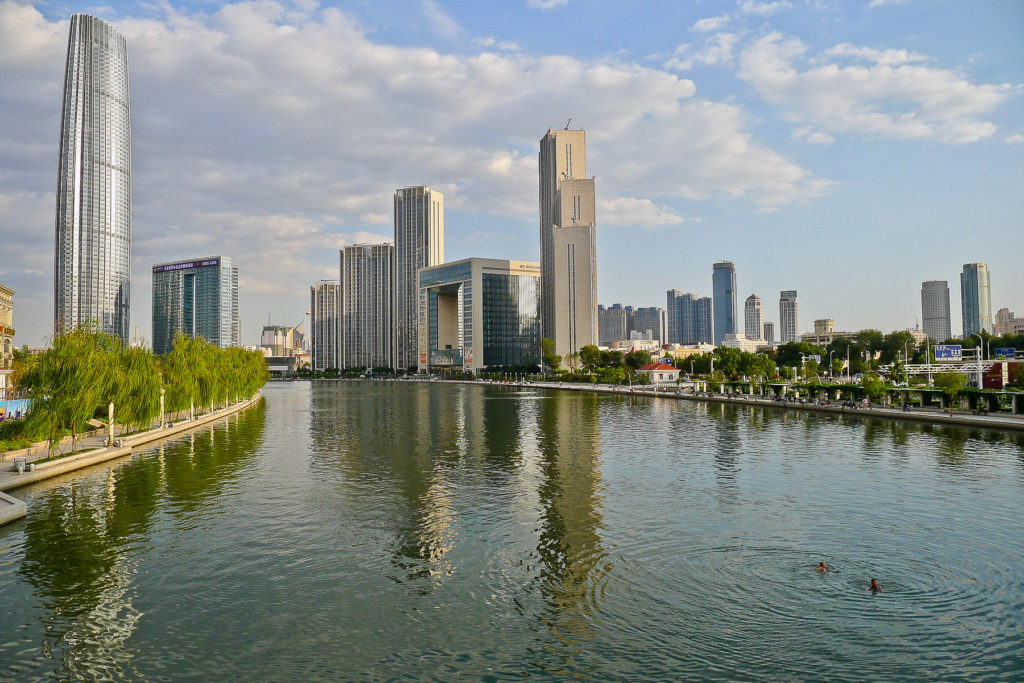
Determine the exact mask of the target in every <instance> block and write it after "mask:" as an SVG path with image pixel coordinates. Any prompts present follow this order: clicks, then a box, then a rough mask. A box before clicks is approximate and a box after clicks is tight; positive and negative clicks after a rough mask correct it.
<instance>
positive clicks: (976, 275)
mask: <svg viewBox="0 0 1024 683" xmlns="http://www.w3.org/2000/svg"><path fill="white" fill-rule="evenodd" d="M960 306H961V308H962V311H963V319H964V338H965V339H966V338H967V337H970V336H971V335H973V334H975V333H976V332H989V333H991V332H992V298H991V296H990V288H989V272H988V266H987V265H985V264H984V263H965V264H964V272H962V273H960Z"/></svg>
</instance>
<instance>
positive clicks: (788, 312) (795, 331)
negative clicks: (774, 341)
mask: <svg viewBox="0 0 1024 683" xmlns="http://www.w3.org/2000/svg"><path fill="white" fill-rule="evenodd" d="M779 341H781V342H782V343H783V344H788V343H789V342H791V341H800V310H799V300H798V299H797V296H796V290H795V289H784V290H782V291H781V292H780V293H779Z"/></svg>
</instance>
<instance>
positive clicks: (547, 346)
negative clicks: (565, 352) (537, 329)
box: [540, 337, 562, 371]
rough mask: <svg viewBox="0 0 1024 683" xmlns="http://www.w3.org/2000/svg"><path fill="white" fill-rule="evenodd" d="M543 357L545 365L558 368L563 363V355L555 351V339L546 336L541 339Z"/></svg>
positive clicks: (553, 368) (554, 368) (552, 368)
mask: <svg viewBox="0 0 1024 683" xmlns="http://www.w3.org/2000/svg"><path fill="white" fill-rule="evenodd" d="M540 349H541V358H542V360H543V361H544V365H546V366H548V367H549V368H551V370H552V371H554V370H557V369H558V368H559V367H560V366H561V365H562V357H561V356H560V355H558V354H557V353H555V340H554V339H548V338H547V337H544V338H543V339H541V340H540Z"/></svg>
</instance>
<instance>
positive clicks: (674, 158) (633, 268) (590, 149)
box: [0, 0, 1024, 346]
mask: <svg viewBox="0 0 1024 683" xmlns="http://www.w3.org/2000/svg"><path fill="white" fill-rule="evenodd" d="M76 12H84V13H88V14H92V15H94V16H98V17H101V18H103V19H105V20H107V21H110V22H112V23H113V24H115V25H116V26H117V27H118V29H119V30H120V31H121V32H122V33H123V34H124V36H125V38H126V40H127V43H128V51H129V54H128V60H129V71H130V78H131V107H132V113H131V115H132V145H133V149H132V154H133V168H132V170H133V207H134V208H133V212H134V213H133V223H134V226H133V245H132V285H131V286H132V301H131V325H132V328H133V329H134V328H135V327H136V326H137V327H138V329H139V334H140V335H141V336H142V337H145V338H149V337H150V335H151V311H150V309H151V305H150V302H151V296H152V294H151V284H152V281H151V275H150V273H151V266H152V265H153V264H155V263H159V262H163V261H168V260H176V259H189V258H195V257H201V256H207V255H218V254H220V255H225V256H230V257H231V258H232V261H233V264H234V265H235V266H237V267H238V268H239V275H240V287H239V289H240V309H241V317H242V341H243V343H244V344H255V343H257V342H258V338H259V334H260V329H261V328H262V326H263V325H265V324H267V322H268V320H269V321H271V322H272V323H273V324H288V325H294V324H297V323H299V322H301V321H302V320H303V319H304V317H305V313H306V312H307V311H308V310H309V286H310V285H311V284H312V283H313V282H314V281H316V280H320V279H337V278H338V250H339V249H340V248H341V247H342V246H343V245H345V244H353V243H360V242H382V241H390V240H392V239H393V226H392V196H393V194H394V191H395V189H396V188H399V187H403V186H408V185H428V186H430V187H433V188H435V189H439V190H441V191H442V192H444V195H445V210H446V214H445V256H446V260H449V261H451V260H456V259H460V258H466V257H470V256H481V257H489V258H511V259H525V260H537V259H539V254H538V252H539V237H538V229H539V226H538V220H539V216H538V199H537V187H538V178H537V152H538V144H539V141H540V139H541V137H542V136H543V135H544V134H545V132H546V131H547V129H548V128H549V127H553V128H563V127H565V126H566V125H567V124H568V125H570V126H571V127H572V128H578V127H582V128H584V129H585V130H586V132H587V156H588V160H587V161H588V164H587V165H588V168H587V171H588V173H589V174H590V175H592V176H594V177H595V184H596V190H597V197H598V199H597V221H598V223H597V235H598V238H597V252H598V291H599V301H600V303H602V304H605V305H611V304H613V303H622V304H624V305H633V306H662V307H664V306H665V292H666V290H669V289H682V290H684V291H692V292H695V293H697V294H700V295H705V296H710V295H711V268H712V263H713V262H714V261H716V260H723V259H724V260H730V261H733V262H734V263H735V264H736V272H737V282H738V299H739V305H740V307H741V308H742V301H743V299H745V298H746V297H747V296H748V295H749V294H751V293H756V294H757V295H758V296H760V297H761V298H762V299H763V300H764V307H765V312H766V319H767V320H768V321H773V322H776V323H777V322H778V297H779V291H780V290H783V289H796V290H798V292H799V297H800V327H801V331H809V330H810V329H811V328H812V326H813V321H814V320H815V319H816V318H832V319H834V320H835V325H836V329H841V330H857V329H862V328H867V327H871V328H878V329H881V330H883V331H886V332H888V331H891V330H894V329H904V328H908V327H912V326H914V325H915V323H916V322H917V321H919V319H920V315H921V302H920V288H921V282H922V281H924V280H948V281H949V287H950V298H951V312H952V321H953V330H954V333H959V331H960V330H961V325H960V283H959V273H960V272H961V269H962V265H963V264H964V263H969V262H976V261H982V262H986V263H987V264H988V266H989V270H990V272H991V278H992V306H993V313H995V311H996V310H997V309H998V308H1001V307H1004V306H1005V307H1008V308H1010V309H1011V310H1013V311H1015V312H1016V313H1017V314H1018V315H1021V316H1024V230H1022V227H1024V226H1022V219H1024V192H1022V188H1024V40H1021V37H1022V36H1024V2H1019V1H1018V0H1003V1H1000V0H990V1H988V2H983V3H976V2H953V1H947V0H856V1H852V0H851V1H849V2H837V1H831V2H830V1H826V0H777V1H771V2H760V1H757V0H738V1H737V0H720V1H715V0H704V1H695V2H665V1H664V0H630V2H622V0H504V1H502V2H480V1H479V0H465V1H460V2H454V1H452V2H449V1H445V0H390V1H389V0H353V1H351V2H324V3H320V2H316V0H294V1H285V0H280V1H274V0H256V1H252V2H237V3H232V4H218V3H213V2H205V1H192V2H173V1H169V0H153V1H152V2H144V3H138V4H135V3H116V2H115V3H113V4H104V5H97V4H91V3H80V4H76V3H68V2H37V3H24V2H17V1H14V2H12V1H11V0H0V283H2V284H4V285H6V286H8V287H11V288H13V289H15V290H16V291H17V294H16V295H15V313H14V315H15V318H14V326H15V328H16V330H17V335H16V337H15V343H16V344H18V345H22V344H29V345H32V346H37V345H42V344H44V343H46V342H47V340H48V338H49V337H50V336H51V335H52V332H53V263H54V253H53V250H54V207H55V197H54V194H55V189H56V167H57V142H58V138H59V127H60V107H61V97H62V94H61V84H62V79H63V69H64V59H65V51H66V49H67V34H68V26H69V19H70V16H71V15H72V14H73V13H76ZM570 119H571V124H570V123H569V121H570ZM776 329H778V328H776ZM741 330H742V327H741Z"/></svg>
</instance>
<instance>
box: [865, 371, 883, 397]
mask: <svg viewBox="0 0 1024 683" xmlns="http://www.w3.org/2000/svg"><path fill="white" fill-rule="evenodd" d="M863 385H864V393H865V394H867V395H868V398H870V399H871V400H872V401H877V400H878V399H880V398H882V397H883V396H885V382H883V381H882V379H881V378H880V377H879V376H878V373H875V372H869V373H867V374H866V375H864V380H863Z"/></svg>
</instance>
